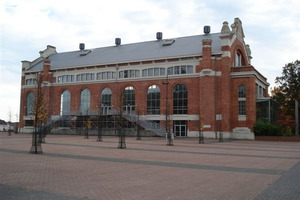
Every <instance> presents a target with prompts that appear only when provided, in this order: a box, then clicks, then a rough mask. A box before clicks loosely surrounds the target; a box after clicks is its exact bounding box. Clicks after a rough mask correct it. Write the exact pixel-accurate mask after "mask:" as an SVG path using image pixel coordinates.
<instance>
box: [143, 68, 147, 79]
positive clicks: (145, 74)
mask: <svg viewBox="0 0 300 200" xmlns="http://www.w3.org/2000/svg"><path fill="white" fill-rule="evenodd" d="M142 73H143V77H146V76H147V69H143V71H142Z"/></svg>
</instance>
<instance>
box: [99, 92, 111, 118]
mask: <svg viewBox="0 0 300 200" xmlns="http://www.w3.org/2000/svg"><path fill="white" fill-rule="evenodd" d="M100 99H101V100H100V101H101V102H100V110H101V114H102V115H107V114H110V111H111V89H109V88H104V89H103V90H102V92H101V98H100Z"/></svg>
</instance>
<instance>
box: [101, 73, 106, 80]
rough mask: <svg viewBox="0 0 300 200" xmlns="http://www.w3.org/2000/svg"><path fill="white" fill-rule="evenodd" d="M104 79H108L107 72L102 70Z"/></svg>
mask: <svg viewBox="0 0 300 200" xmlns="http://www.w3.org/2000/svg"><path fill="white" fill-rule="evenodd" d="M102 79H103V80H105V79H107V72H102Z"/></svg>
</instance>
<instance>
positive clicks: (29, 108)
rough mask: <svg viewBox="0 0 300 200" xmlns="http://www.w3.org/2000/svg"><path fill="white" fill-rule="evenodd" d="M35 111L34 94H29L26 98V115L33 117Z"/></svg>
mask: <svg viewBox="0 0 300 200" xmlns="http://www.w3.org/2000/svg"><path fill="white" fill-rule="evenodd" d="M33 109H34V94H33V93H32V92H30V93H28V94H27V98H26V113H25V115H26V116H28V115H33Z"/></svg>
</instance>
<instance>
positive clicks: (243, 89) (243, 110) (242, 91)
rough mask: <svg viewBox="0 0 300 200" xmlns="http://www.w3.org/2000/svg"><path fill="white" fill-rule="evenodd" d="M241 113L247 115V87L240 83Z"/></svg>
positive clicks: (239, 99) (239, 100)
mask: <svg viewBox="0 0 300 200" xmlns="http://www.w3.org/2000/svg"><path fill="white" fill-rule="evenodd" d="M238 102H239V108H238V109H239V115H246V87H245V86H244V85H240V86H239V89H238Z"/></svg>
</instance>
